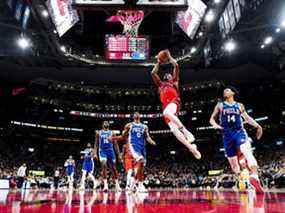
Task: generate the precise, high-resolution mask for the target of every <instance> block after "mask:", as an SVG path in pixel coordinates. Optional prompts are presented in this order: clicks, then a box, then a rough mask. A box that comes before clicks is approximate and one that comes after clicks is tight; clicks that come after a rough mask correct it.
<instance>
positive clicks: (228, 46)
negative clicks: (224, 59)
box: [225, 40, 236, 52]
mask: <svg viewBox="0 0 285 213" xmlns="http://www.w3.org/2000/svg"><path fill="white" fill-rule="evenodd" d="M235 49H236V43H235V42H234V41H233V40H230V41H227V42H226V43H225V50H226V51H227V52H232V51H234V50H235Z"/></svg>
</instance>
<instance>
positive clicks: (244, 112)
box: [239, 103, 260, 128]
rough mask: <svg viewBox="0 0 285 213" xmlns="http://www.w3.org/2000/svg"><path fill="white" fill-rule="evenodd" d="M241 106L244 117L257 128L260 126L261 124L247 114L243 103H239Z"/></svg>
mask: <svg viewBox="0 0 285 213" xmlns="http://www.w3.org/2000/svg"><path fill="white" fill-rule="evenodd" d="M239 108H240V111H241V116H242V117H243V119H244V120H245V121H246V122H247V123H248V124H249V125H251V126H253V127H255V128H259V127H260V125H259V124H258V123H257V122H256V121H255V120H254V119H253V118H252V117H251V116H249V115H248V114H247V112H246V110H245V107H244V105H243V104H241V103H239Z"/></svg>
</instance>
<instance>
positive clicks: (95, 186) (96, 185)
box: [93, 180, 99, 190]
mask: <svg viewBox="0 0 285 213" xmlns="http://www.w3.org/2000/svg"><path fill="white" fill-rule="evenodd" d="M98 186H99V182H98V181H97V180H95V181H94V183H93V190H96V189H97V188H98Z"/></svg>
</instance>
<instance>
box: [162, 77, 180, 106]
mask: <svg viewBox="0 0 285 213" xmlns="http://www.w3.org/2000/svg"><path fill="white" fill-rule="evenodd" d="M159 92H160V100H161V103H162V107H163V109H164V108H165V107H166V106H167V105H168V104H169V103H176V104H177V105H178V106H179V105H180V93H179V89H178V88H177V87H176V85H175V82H174V81H169V82H161V84H160V86H159Z"/></svg>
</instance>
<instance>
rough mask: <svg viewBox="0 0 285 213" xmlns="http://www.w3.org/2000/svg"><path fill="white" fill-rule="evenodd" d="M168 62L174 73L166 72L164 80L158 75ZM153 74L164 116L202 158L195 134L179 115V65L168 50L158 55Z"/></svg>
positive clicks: (182, 139)
mask: <svg viewBox="0 0 285 213" xmlns="http://www.w3.org/2000/svg"><path fill="white" fill-rule="evenodd" d="M168 62H169V63H171V64H172V65H173V72H172V74H170V73H166V74H165V75H164V77H163V80H161V79H160V77H159V75H158V71H159V67H160V65H161V64H163V63H168ZM151 75H152V79H153V81H154V83H155V85H156V86H157V88H158V91H159V93H160V100H161V102H162V107H163V116H164V119H165V121H166V123H167V124H168V126H169V128H170V130H171V131H172V132H173V134H174V135H175V137H176V138H177V139H178V140H179V141H180V142H181V143H183V144H184V145H185V146H186V147H187V148H188V149H189V150H190V151H191V152H192V153H193V155H194V156H195V157H196V158H197V159H200V158H201V153H200V152H199V151H198V149H197V146H196V145H195V144H193V142H194V141H195V138H194V136H193V134H192V133H191V132H190V131H188V130H187V129H186V127H185V126H184V125H183V123H182V122H181V121H180V119H179V118H178V116H177V113H178V112H179V108H180V104H181V100H180V93H179V65H178V63H177V62H176V60H175V59H174V58H173V57H172V56H171V54H170V52H169V51H168V50H163V51H161V52H159V54H158V55H157V63H156V64H155V66H154V68H153V70H152V72H151Z"/></svg>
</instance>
